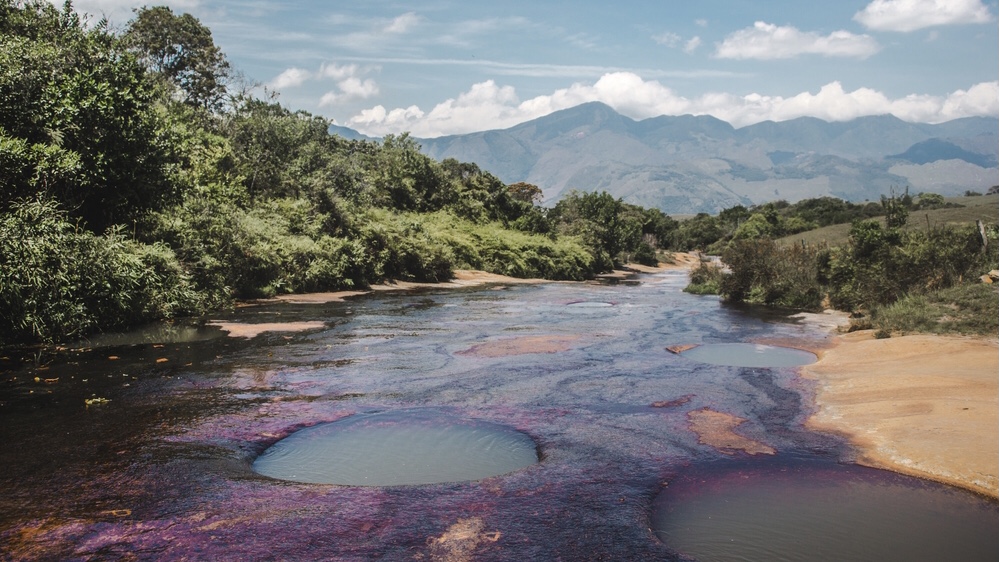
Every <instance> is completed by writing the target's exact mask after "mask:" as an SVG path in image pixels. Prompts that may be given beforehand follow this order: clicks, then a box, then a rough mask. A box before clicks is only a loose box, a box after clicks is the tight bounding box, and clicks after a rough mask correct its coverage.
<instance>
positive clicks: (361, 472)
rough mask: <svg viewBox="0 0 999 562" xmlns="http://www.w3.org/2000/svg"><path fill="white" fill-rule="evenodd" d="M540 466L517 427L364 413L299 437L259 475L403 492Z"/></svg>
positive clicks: (257, 465)
mask: <svg viewBox="0 0 999 562" xmlns="http://www.w3.org/2000/svg"><path fill="white" fill-rule="evenodd" d="M537 462H538V452H537V445H536V444H535V442H534V440H533V439H531V438H530V437H529V436H527V435H526V434H524V433H521V432H519V431H517V430H515V429H513V428H510V427H507V426H503V425H499V424H494V423H489V422H483V421H476V420H468V419H462V418H455V417H451V416H447V415H444V414H441V413H439V412H431V411H404V412H380V413H366V414H357V415H353V416H350V417H348V418H344V419H342V420H338V421H335V422H331V423H324V424H321V425H317V426H314V427H310V428H307V429H303V430H301V431H298V432H295V433H293V434H292V435H290V436H288V437H287V438H285V439H282V440H281V441H278V442H277V443H275V444H274V445H273V446H272V447H270V448H269V449H267V450H266V451H264V453H263V454H262V455H261V456H260V457H258V458H257V460H256V461H255V462H254V463H253V470H255V471H256V472H258V473H259V474H262V475H264V476H269V477H272V478H278V479H281V480H291V481H295V482H304V483H312V484H341V485H346V486H398V485H413V484H434V483H441V482H462V481H469V480H479V479H482V478H488V477H491V476H499V475H501V474H507V473H509V472H513V471H515V470H518V469H521V468H524V467H526V466H530V465H532V464H535V463H537Z"/></svg>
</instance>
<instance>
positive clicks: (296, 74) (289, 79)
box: [267, 68, 312, 91]
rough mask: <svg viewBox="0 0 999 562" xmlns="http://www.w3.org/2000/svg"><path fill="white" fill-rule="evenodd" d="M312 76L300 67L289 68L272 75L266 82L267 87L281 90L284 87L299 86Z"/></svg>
mask: <svg viewBox="0 0 999 562" xmlns="http://www.w3.org/2000/svg"><path fill="white" fill-rule="evenodd" d="M310 78H312V73H311V72H309V71H308V70H305V69H302V68H289V69H287V70H285V71H284V72H282V73H281V74H278V75H277V76H275V77H274V79H273V80H271V81H270V82H268V83H267V87H268V88H270V89H272V90H277V91H281V90H284V89H285V88H294V87H297V86H301V85H302V84H304V83H305V82H306V81H308V80H309V79H310Z"/></svg>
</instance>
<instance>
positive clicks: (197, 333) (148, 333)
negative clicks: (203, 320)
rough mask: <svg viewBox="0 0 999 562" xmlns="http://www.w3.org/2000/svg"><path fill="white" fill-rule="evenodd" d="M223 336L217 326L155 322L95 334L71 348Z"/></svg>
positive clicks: (197, 339) (154, 342) (188, 340)
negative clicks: (127, 330) (116, 331)
mask: <svg viewBox="0 0 999 562" xmlns="http://www.w3.org/2000/svg"><path fill="white" fill-rule="evenodd" d="M222 336H225V332H223V331H222V330H220V329H219V328H218V327H217V326H206V325H204V324H200V323H186V322H156V323H154V324H150V325H148V326H145V327H143V328H139V329H137V330H132V331H130V332H122V333H107V334H95V335H93V336H90V337H89V338H87V339H85V340H82V341H80V342H77V343H76V344H74V345H72V346H71V347H92V348H97V347H116V346H124V345H142V344H166V343H188V342H196V341H204V340H210V339H214V338H220V337H222Z"/></svg>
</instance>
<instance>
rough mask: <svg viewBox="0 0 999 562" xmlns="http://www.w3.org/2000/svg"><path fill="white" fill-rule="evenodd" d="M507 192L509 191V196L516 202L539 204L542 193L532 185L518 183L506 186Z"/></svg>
mask: <svg viewBox="0 0 999 562" xmlns="http://www.w3.org/2000/svg"><path fill="white" fill-rule="evenodd" d="M507 190H509V191H510V195H511V196H513V198H514V199H516V200H518V201H523V202H525V203H531V204H532V205H533V204H535V203H540V202H541V198H542V196H543V193H542V191H541V188H540V187H538V186H536V185H534V184H533V183H527V182H522V181H519V182H517V183H511V184H510V185H508V186H507Z"/></svg>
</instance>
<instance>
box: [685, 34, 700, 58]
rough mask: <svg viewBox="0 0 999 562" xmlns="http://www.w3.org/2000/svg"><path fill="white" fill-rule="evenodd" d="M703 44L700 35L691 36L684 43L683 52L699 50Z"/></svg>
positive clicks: (688, 52)
mask: <svg viewBox="0 0 999 562" xmlns="http://www.w3.org/2000/svg"><path fill="white" fill-rule="evenodd" d="M700 46H701V38H700V37H698V36H696V35H695V36H694V37H691V38H690V39H689V40H688V41H687V42H686V43H684V44H683V52H685V53H687V54H690V53H693V52H694V51H696V50H697V48H698V47H700Z"/></svg>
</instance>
